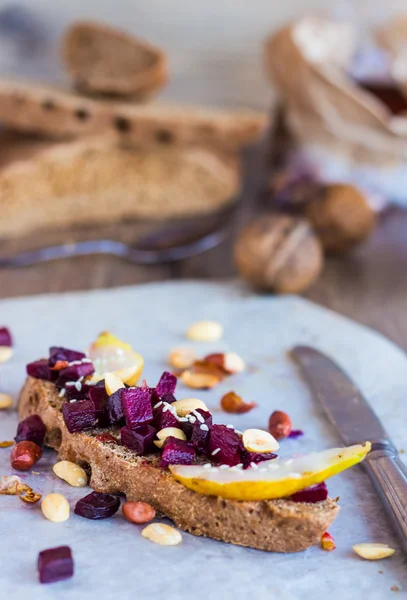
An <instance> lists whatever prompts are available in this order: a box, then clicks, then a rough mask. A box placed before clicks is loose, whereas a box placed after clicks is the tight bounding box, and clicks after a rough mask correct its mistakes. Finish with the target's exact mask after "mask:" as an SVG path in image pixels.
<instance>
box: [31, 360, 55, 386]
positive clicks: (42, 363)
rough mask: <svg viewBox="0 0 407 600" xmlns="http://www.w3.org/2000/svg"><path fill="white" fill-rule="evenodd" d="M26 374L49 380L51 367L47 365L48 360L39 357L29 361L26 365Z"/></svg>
mask: <svg viewBox="0 0 407 600" xmlns="http://www.w3.org/2000/svg"><path fill="white" fill-rule="evenodd" d="M26 370H27V375H29V376H30V377H35V379H44V380H45V381H50V380H51V369H50V368H49V365H48V360H46V359H41V360H36V361H34V362H32V363H29V364H28V365H27V367H26Z"/></svg>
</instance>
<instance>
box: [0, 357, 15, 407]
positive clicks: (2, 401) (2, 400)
mask: <svg viewBox="0 0 407 600" xmlns="http://www.w3.org/2000/svg"><path fill="white" fill-rule="evenodd" d="M0 362H1V361H0ZM12 404H13V398H12V397H11V396H9V395H8V394H0V410H4V409H6V408H10V406H12Z"/></svg>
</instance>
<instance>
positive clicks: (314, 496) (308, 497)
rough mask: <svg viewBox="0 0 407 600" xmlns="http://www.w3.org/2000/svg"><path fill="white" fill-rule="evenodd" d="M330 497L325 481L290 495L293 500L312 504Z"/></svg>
mask: <svg viewBox="0 0 407 600" xmlns="http://www.w3.org/2000/svg"><path fill="white" fill-rule="evenodd" d="M327 498H328V488H327V487H326V484H325V482H324V481H323V482H322V483H318V484H317V485H313V486H311V487H309V488H306V489H305V490H301V491H300V492H297V493H296V494H293V495H292V496H290V497H289V500H292V501H293V502H310V503H311V504H315V503H316V502H322V501H323V500H326V499H327Z"/></svg>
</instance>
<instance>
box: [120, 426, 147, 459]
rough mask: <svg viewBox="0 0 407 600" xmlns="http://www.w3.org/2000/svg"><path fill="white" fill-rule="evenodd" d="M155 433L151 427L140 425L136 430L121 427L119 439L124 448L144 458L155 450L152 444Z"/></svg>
mask: <svg viewBox="0 0 407 600" xmlns="http://www.w3.org/2000/svg"><path fill="white" fill-rule="evenodd" d="M155 431H156V430H155V429H154V427H151V425H141V427H137V429H130V428H129V427H123V428H122V429H121V430H120V439H121V442H122V444H123V445H124V446H127V448H130V449H131V450H134V452H136V453H137V454H139V455H140V456H145V455H146V454H150V453H151V452H153V450H154V449H155V446H154V444H153V441H154V438H155Z"/></svg>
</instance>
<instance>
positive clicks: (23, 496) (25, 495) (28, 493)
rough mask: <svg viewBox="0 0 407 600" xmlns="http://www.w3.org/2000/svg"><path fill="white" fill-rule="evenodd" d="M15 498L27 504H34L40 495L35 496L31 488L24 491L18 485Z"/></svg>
mask: <svg viewBox="0 0 407 600" xmlns="http://www.w3.org/2000/svg"><path fill="white" fill-rule="evenodd" d="M27 487H28V486H27ZM17 496H18V497H19V498H20V500H22V501H23V502H26V503H27V504H36V503H37V502H39V501H40V500H41V498H42V494H37V493H36V492H34V490H32V489H31V488H28V489H25V488H24V487H22V486H19V485H17Z"/></svg>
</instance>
